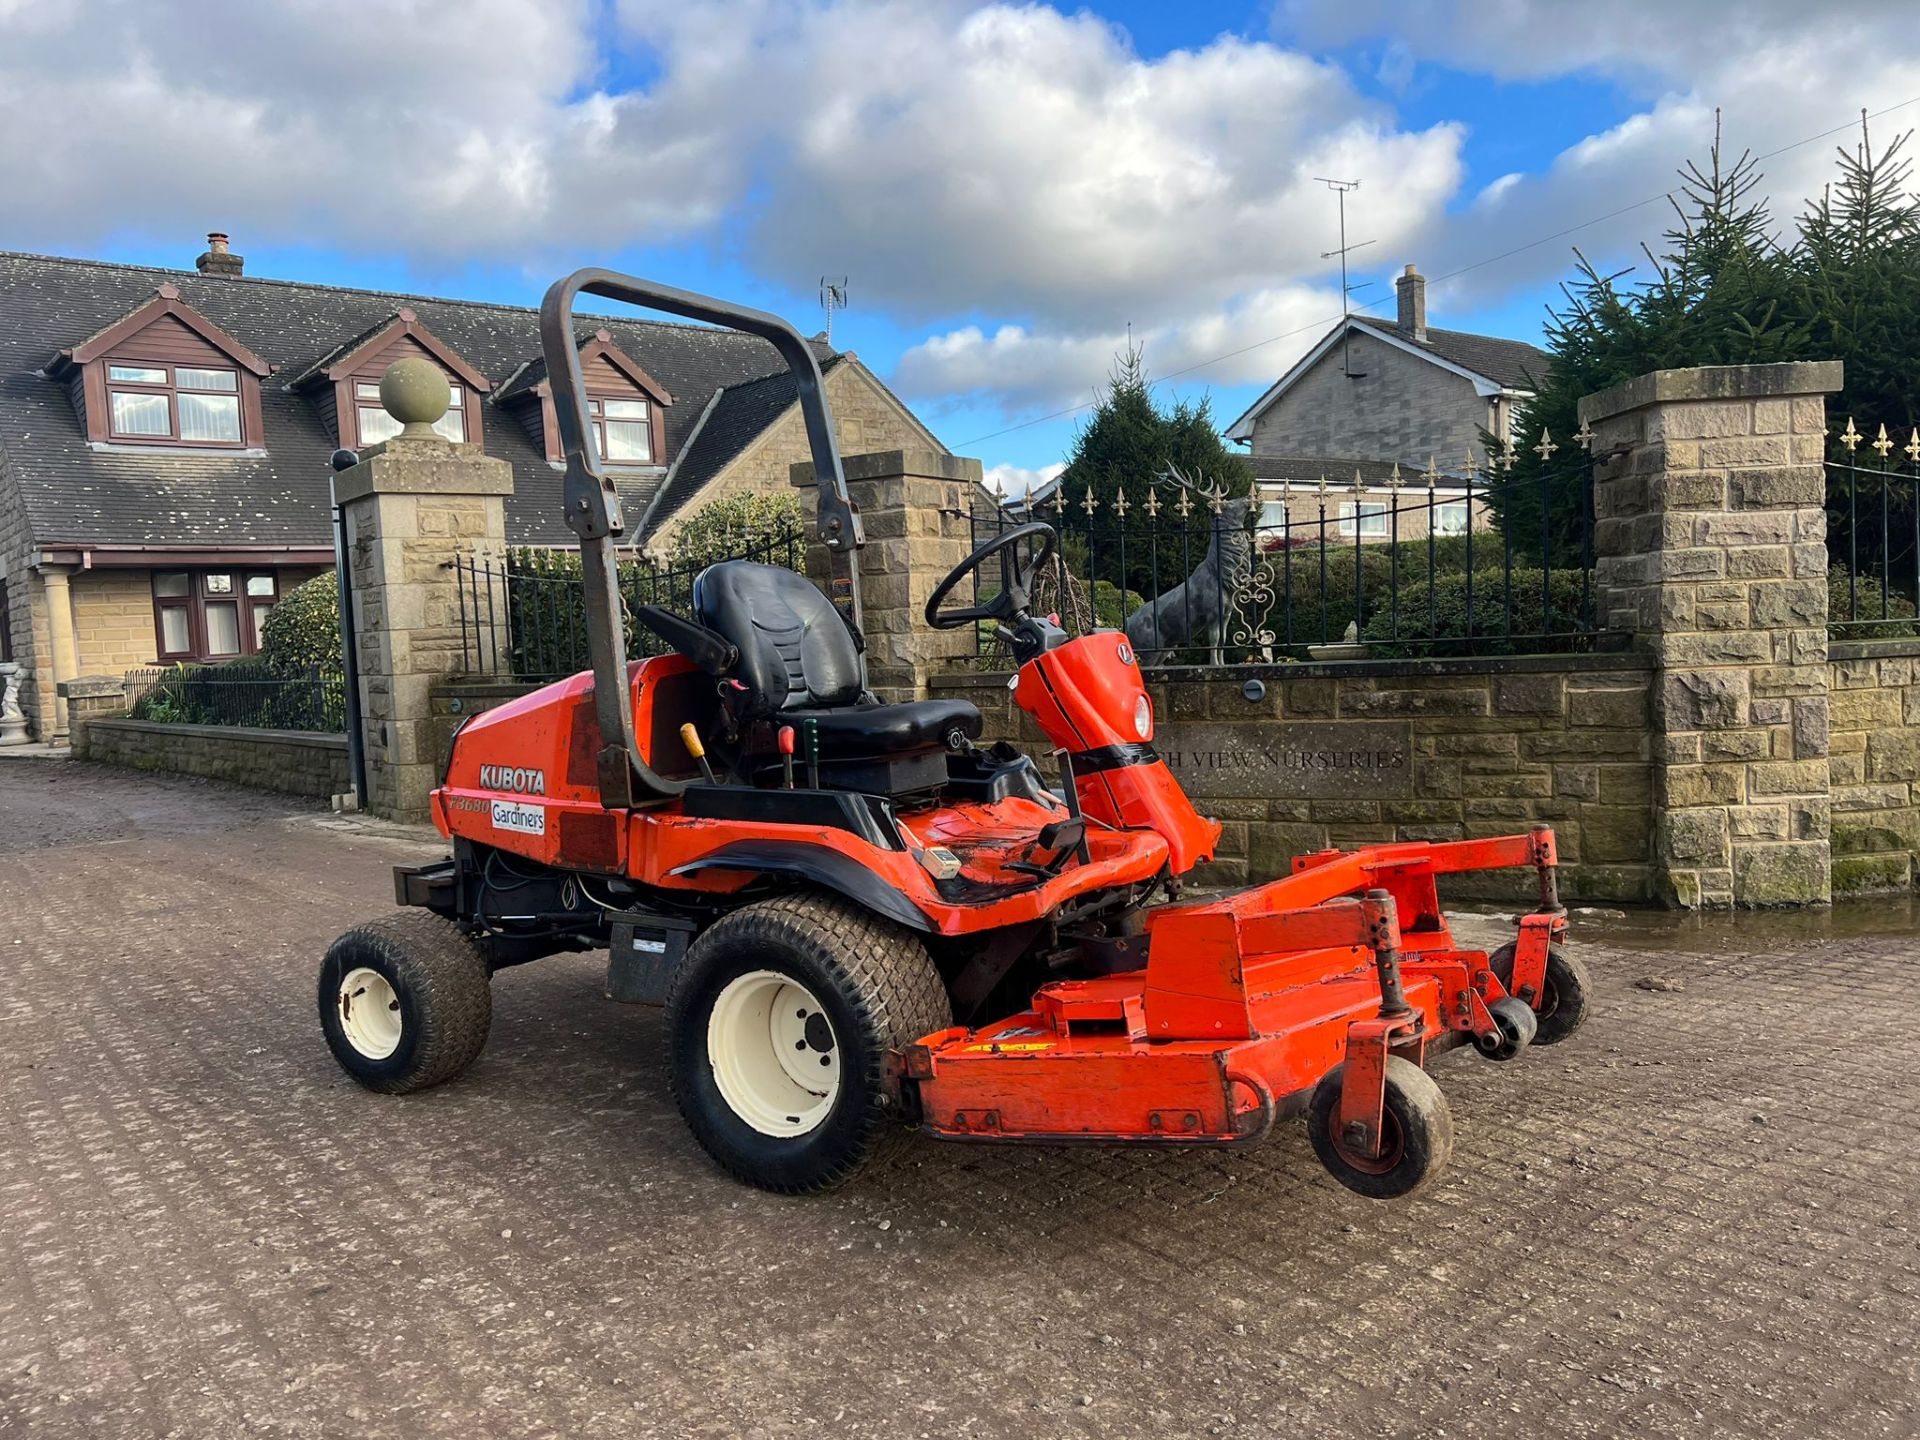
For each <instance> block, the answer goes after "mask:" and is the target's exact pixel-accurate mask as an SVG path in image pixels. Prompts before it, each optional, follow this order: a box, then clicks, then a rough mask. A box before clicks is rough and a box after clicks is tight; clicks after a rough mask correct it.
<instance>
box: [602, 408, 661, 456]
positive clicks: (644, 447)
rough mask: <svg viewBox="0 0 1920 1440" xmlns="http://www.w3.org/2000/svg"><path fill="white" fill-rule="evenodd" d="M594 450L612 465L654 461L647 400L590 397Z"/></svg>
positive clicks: (651, 425) (651, 427)
mask: <svg viewBox="0 0 1920 1440" xmlns="http://www.w3.org/2000/svg"><path fill="white" fill-rule="evenodd" d="M587 416H588V418H589V419H590V420H591V421H592V422H593V453H594V454H595V455H596V456H598V457H599V458H600V459H602V460H604V461H606V462H607V464H609V465H620V464H627V465H651V464H652V463H653V420H652V411H651V407H650V406H649V405H648V404H647V402H646V401H644V400H612V399H603V400H595V399H592V398H589V399H588V401H587Z"/></svg>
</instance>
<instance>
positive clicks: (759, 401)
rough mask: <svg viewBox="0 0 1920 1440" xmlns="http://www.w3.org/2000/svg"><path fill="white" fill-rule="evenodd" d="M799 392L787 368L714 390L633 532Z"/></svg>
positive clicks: (677, 501)
mask: <svg viewBox="0 0 1920 1440" xmlns="http://www.w3.org/2000/svg"><path fill="white" fill-rule="evenodd" d="M839 358H840V357H838V356H829V357H828V359H827V360H826V361H825V363H824V364H823V365H822V366H821V373H822V374H825V373H826V372H827V371H829V370H831V369H832V368H833V367H834V365H835V364H837V363H838V361H839ZM799 394H800V391H799V387H798V385H797V384H796V383H795V381H794V378H793V372H792V371H790V370H782V371H781V372H780V373H779V374H777V375H766V376H762V377H761V378H760V379H758V380H746V381H742V382H741V383H740V384H738V385H729V386H727V387H726V388H725V389H724V390H722V391H721V392H720V393H719V394H718V395H716V396H715V397H714V399H713V404H712V407H711V409H709V410H708V411H707V413H706V415H705V416H704V418H702V419H701V421H700V423H699V424H698V426H697V427H696V429H695V431H694V434H693V437H692V439H691V440H690V441H689V442H688V444H687V446H686V448H685V449H684V450H682V451H680V452H678V454H679V458H678V459H677V460H675V461H674V463H673V465H672V467H671V468H670V469H669V470H668V471H667V477H666V479H665V480H664V481H663V482H662V484H661V487H660V493H659V497H658V498H657V499H656V500H654V501H653V503H652V508H651V509H650V510H649V511H648V512H647V514H646V516H645V517H644V519H643V520H642V521H641V523H640V524H639V525H638V526H637V527H635V530H636V533H637V534H638V535H639V537H640V538H641V539H643V540H644V539H645V538H646V537H647V536H649V535H651V534H652V533H653V532H654V531H656V530H658V529H659V528H660V527H661V526H662V525H664V524H665V523H666V522H667V521H668V520H670V519H672V518H673V516H674V515H675V514H677V513H678V512H679V510H680V508H681V507H682V506H684V505H685V504H686V503H687V502H688V501H689V500H691V499H692V498H693V497H694V496H695V495H698V494H699V493H700V490H701V488H702V487H703V486H704V485H705V484H706V483H707V482H708V481H709V480H711V479H713V477H714V476H716V475H718V474H719V473H720V472H721V471H722V470H724V469H726V468H727V466H728V465H730V464H732V463H733V461H734V460H735V459H737V458H738V457H739V455H740V454H741V452H742V451H744V450H745V449H746V448H747V447H748V446H749V445H751V444H752V443H753V442H754V441H755V440H757V439H758V438H759V437H760V435H761V433H762V432H763V431H765V430H766V428H767V427H768V426H769V425H771V424H773V422H774V421H776V420H778V419H779V418H780V417H781V416H782V415H784V414H785V413H786V412H787V411H788V409H790V408H791V407H792V405H793V402H794V401H795V400H796V399H797V398H799Z"/></svg>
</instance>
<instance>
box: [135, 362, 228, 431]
mask: <svg viewBox="0 0 1920 1440" xmlns="http://www.w3.org/2000/svg"><path fill="white" fill-rule="evenodd" d="M107 434H108V436H109V438H111V439H115V440H133V441H137V442H141V443H146V444H178V445H238V444H240V443H241V439H242V436H241V429H240V372H239V371H237V370H224V369H217V368H212V367H209V366H204V365H158V364H146V363H139V362H132V361H128V362H124V363H121V364H109V365H108V366H107Z"/></svg>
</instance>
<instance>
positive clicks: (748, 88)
mask: <svg viewBox="0 0 1920 1440" xmlns="http://www.w3.org/2000/svg"><path fill="white" fill-rule="evenodd" d="M1600 12H1604V13H1600ZM199 14H203V12H202V11H201V10H200V9H199V7H198V5H196V4H185V3H177V0H152V3H148V4H145V5H142V6H140V7H137V8H134V9H128V8H125V7H106V4H105V0H62V3H59V4H54V3H41V0H21V3H18V4H14V5H5V4H0V193H5V194H7V195H8V196H9V197H10V200H12V201H14V202H16V203H13V204H11V205H10V207H9V210H8V212H7V213H5V214H0V248H20V249H35V250H43V251H52V252H56V253H65V254H82V255H94V256H100V257H103V258H109V259H119V260H128V261H137V262H143V263H158V264H169V265H186V264H190V263H191V260H192V257H193V255H194V254H196V253H197V252H198V250H199V248H200V244H199V240H200V236H201V235H202V234H203V233H204V231H206V230H208V229H212V228H216V227H217V228H222V229H226V230H228V231H230V232H231V233H232V234H233V236H234V243H235V248H236V249H238V250H240V251H242V252H243V253H244V254H245V255H246V257H247V265H248V271H249V273H251V274H260V275H270V276H276V277H283V278H298V279H308V280H315V281H323V282H331V283H342V284H358V285H368V286H373V287H378V288H384V289H396V290H411V291H420V292H427V293H435V294H448V295H459V296H466V297H471V298H476V299H495V300H504V301H512V302H519V303H532V302H534V301H535V300H537V298H538V295H539V293H540V291H541V289H542V288H543V287H544V285H545V284H546V282H547V281H548V280H550V279H551V278H552V277H553V276H554V275H556V274H558V273H560V272H561V271H563V270H565V269H567V268H570V267H571V266H573V265H575V264H580V263H589V262H591V263H604V264H612V265H615V266H619V267H622V268H626V269H629V270H632V271H635V272H637V273H640V274H644V275H648V276H652V277H655V278H659V279H663V280H666V281H669V282H672V283H675V284H679V285H683V286H688V287H691V288H694V289H704V290H708V291H711V292H713V293H717V294H720V295H724V296H727V297H730V298H734V299H738V300H743V301H746V302H749V303H753V304H758V305H762V306H765V307H768V308H771V309H774V310H777V311H779V312H781V313H783V314H785V315H787V316H788V317H789V318H791V319H792V320H793V321H794V322H795V323H796V324H798V325H799V326H800V327H801V328H803V329H804V330H808V331H812V330H814V329H817V328H818V327H819V324H820V320H821V314H820V309H819V304H818V295H817V288H818V280H819V277H820V275H821V274H822V273H833V274H840V273H845V274H847V275H848V276H849V277H850V281H851V291H852V308H851V310H850V311H849V312H847V313H846V314H844V315H843V316H841V317H840V319H839V320H838V321H837V322H836V326H835V339H836V341H837V342H839V343H840V344H841V345H842V346H843V347H844V348H851V349H854V350H856V351H858V352H859V354H860V355H861V357H862V359H863V360H865V361H866V362H867V363H868V364H869V365H871V366H872V367H873V368H874V369H875V370H876V371H877V372H879V373H880V374H881V375H882V376H883V377H884V378H886V379H888V380H889V382H890V383H892V384H893V385H894V386H895V388H896V389H898V390H900V391H901V392H902V393H903V394H904V395H906V396H907V397H908V398H909V400H910V401H911V403H913V405H914V406H915V408H916V409H917V410H918V411H919V412H920V413H921V415H922V416H923V418H925V419H927V420H928V421H929V423H930V424H931V425H932V426H933V427H934V429H935V430H936V431H937V433H939V434H940V435H941V436H942V438H943V439H945V440H946V441H947V442H948V443H949V444H950V445H952V446H953V447H954V448H956V449H958V450H961V451H962V452H964V453H969V454H974V455H978V456H979V457H980V458H981V459H982V460H984V461H985V462H987V463H988V464H989V465H990V466H992V465H1008V466H1014V467H1020V468H1022V469H1026V470H1038V469H1041V468H1043V467H1045V466H1047V465H1048V464H1052V463H1057V462H1058V460H1059V459H1060V457H1061V456H1062V454H1063V453H1064V451H1065V449H1066V447H1067V445H1068V443H1069V442H1070V439H1071V436H1072V432H1073V429H1074V426H1075V424H1076V417H1075V416H1074V415H1071V414H1069V415H1059V416H1055V417H1054V418H1051V419H1042V420H1039V421H1038V422H1037V423H1035V417H1040V416H1047V415H1049V414H1051V413H1052V412H1056V411H1060V410H1063V409H1067V408H1069V407H1072V406H1075V405H1079V404H1083V403H1084V402H1085V401H1086V400H1087V399H1088V398H1089V397H1090V396H1091V394H1092V393H1093V390H1094V388H1095V386H1096V385H1097V383H1098V381H1099V379H1100V378H1101V376H1102V375H1103V374H1104V372H1105V370H1106V368H1107V366H1108V364H1109V363H1110V361H1111V357H1112V354H1113V352H1114V350H1115V348H1116V347H1117V346H1118V345H1119V344H1120V343H1121V341H1122V340H1123V339H1124V338H1125V336H1126V335H1127V334H1128V332H1129V328H1131V331H1132V333H1133V334H1134V335H1135V336H1136V337H1139V338H1141V339H1142V340H1143V341H1144V343H1145V346H1146V355H1147V363H1148V368H1149V370H1150V371H1152V372H1155V373H1158V374H1162V375H1164V374H1167V373H1168V372H1170V371H1186V372H1187V373H1185V374H1183V375H1181V376H1179V378H1177V379H1175V380H1172V381H1169V382H1167V384H1166V385H1165V387H1164V388H1165V389H1166V391H1167V393H1168V394H1169V395H1185V396H1192V395H1197V394H1199V393H1202V392H1205V393H1208V394H1210V395H1211V396H1212V399H1213V404H1214V409H1215V414H1216V417H1217V418H1218V419H1219V421H1220V422H1221V423H1222V424H1225V423H1226V422H1228V421H1230V420H1231V419H1232V418H1233V417H1234V416H1235V415H1236V414H1237V413H1238V412H1239V411H1240V410H1241V409H1242V408H1243V407H1244V406H1245V404H1246V403H1247V402H1248V401H1249V400H1251V399H1252V398H1253V397H1254V396H1255V395H1257V394H1258V393H1259V391H1260V390H1261V389H1262V388H1263V387H1264V385H1265V384H1266V383H1268V382H1269V381H1271V379H1272V378H1273V377H1274V376H1275V375H1277V374H1278V373H1279V372H1280V371H1281V370H1283V369H1284V368H1285V367H1286V365H1287V364H1289V363H1291V361H1292V360H1293V359H1295V358H1297V356H1298V355H1299V354H1300V353H1302V352H1303V351H1304V350H1305V349H1306V348H1307V346H1308V345H1309V344H1310V343H1311V342H1312V341H1313V339H1315V338H1316V336H1317V334H1318V333H1320V331H1321V330H1322V329H1323V328H1324V323H1325V322H1326V321H1327V320H1328V319H1329V318H1330V317H1331V316H1332V315H1334V314H1337V312H1338V309H1339V296H1338V272H1337V267H1336V266H1335V265H1334V264H1333V263H1332V262H1328V261H1324V260H1322V259H1321V258H1320V252H1321V251H1323V250H1327V249H1331V248H1332V247H1333V246H1334V245H1335V243H1336V238H1335V209H1334V201H1333V197H1332V196H1331V195H1330V194H1329V193H1328V192H1327V191H1326V190H1325V189H1324V187H1322V186H1320V185H1318V184H1317V183H1316V182H1315V180H1314V178H1313V177H1315V176H1317V175H1324V174H1329V173H1333V174H1340V175H1343V176H1347V177H1349V178H1358V179H1359V180H1360V181H1361V187H1360V189H1359V191H1358V192H1356V193H1355V194H1354V195H1352V196H1351V197H1350V198H1349V210H1348V233H1349V239H1350V240H1351V241H1355V242H1358V241H1361V240H1372V241H1373V242H1374V243H1372V244H1371V245H1369V246H1367V247H1366V248H1364V249H1361V250H1359V251H1358V252H1357V253H1356V255H1355V256H1354V273H1353V280H1354V282H1355V283H1356V284H1357V285H1360V286H1363V287H1365V288H1362V289H1361V290H1359V292H1358V294H1357V295H1356V303H1357V304H1359V305H1362V306H1366V305H1369V304H1374V305H1377V306H1379V307H1380V308H1381V309H1383V310H1385V311H1387V312H1390V311H1391V307H1392V296H1393V291H1392V285H1391V277H1392V275H1394V274H1395V273H1397V272H1398V271H1399V269H1400V267H1401V266H1402V265H1404V264H1406V263H1408V262H1416V263H1418V264H1419V265H1420V267H1421V269H1422V270H1423V271H1424V272H1425V273H1427V274H1428V275H1429V276H1432V277H1435V279H1434V284H1433V287H1432V291H1431V293H1430V297H1429V313H1430V320H1431V321H1432V323H1435V324H1439V325H1445V326H1449V327H1452V328H1460V329H1472V330H1481V331H1484V332H1487V333H1492V334H1501V335H1511V336H1519V337H1523V338H1529V339H1538V338H1539V334H1540V327H1541V321H1542V318H1543V313H1544V306H1545V305H1546V303H1547V302H1548V301H1549V300H1550V299H1553V298H1555V296H1556V291H1555V289H1554V287H1555V284H1556V282H1557V281H1558V280H1560V279H1562V278H1564V277H1565V276H1566V275H1567V274H1568V273H1569V271H1570V269H1571V264H1572V260H1573V256H1572V251H1571V247H1572V246H1573V245H1574V244H1579V245H1581V247H1582V248H1583V249H1584V250H1586V251H1587V252H1588V253H1589V254H1590V255H1592V256H1593V257H1594V258H1595V259H1596V260H1597V261H1599V262H1600V263H1605V264H1609V265H1612V264H1616V263H1632V261H1633V260H1634V258H1635V253H1634V251H1635V245H1636V244H1637V242H1638V241H1639V240H1641V239H1643V238H1646V239H1652V238H1655V237H1656V235H1657V232H1658V231H1659V229H1660V228H1662V226H1663V225H1664V223H1665V222H1666V219H1667V215H1666V213H1665V208H1664V204H1647V205H1642V206H1641V207H1640V208H1637V209H1634V210H1631V211H1629V212H1628V213H1626V214H1624V215H1621V216H1616V217H1615V218H1613V219H1611V220H1607V221H1604V222H1602V223H1599V224H1593V225H1584V226H1580V228H1579V229H1578V230H1577V231H1576V232H1575V233H1573V234H1570V235H1563V236H1558V237H1557V238H1554V239H1552V240H1550V241H1548V242H1547V243H1544V244H1538V245H1533V244H1530V242H1533V241H1536V240H1539V239H1541V237H1545V236H1549V235H1553V234H1554V233H1555V232H1557V231H1561V230H1565V229H1567V228H1569V227H1572V226H1576V225H1580V222H1582V221H1585V220H1587V219H1589V218H1591V217H1595V216H1603V215H1606V214H1608V213H1609V212H1612V211H1615V210H1618V209H1620V208H1621V207H1623V206H1626V205H1629V204H1631V203H1633V202H1637V201H1646V200H1649V199H1650V198H1652V197H1656V196H1658V195H1659V194H1660V192H1662V191H1663V190H1665V189H1666V188H1667V187H1668V186H1669V185H1670V184H1671V182H1672V176H1673V171H1674V169H1675V167H1676V166H1678V165H1679V164H1680V163H1682V162H1683V161H1684V160H1686V159H1687V158H1689V157H1691V156H1696V155H1699V154H1700V153H1701V152H1702V151H1703V150H1704V148H1705V146H1706V143H1707V141H1708V140H1709V138H1710V137H1711V134H1712V129H1713V117H1714V112H1715V110H1716V109H1719V110H1721V111H1723V112H1724V116H1725V124H1726V126H1727V129H1728V133H1729V136H1730V138H1731V139H1732V141H1733V143H1734V144H1735V145H1736V146H1740V145H1745V146H1750V147H1751V148H1753V149H1755V150H1757V151H1765V150H1771V149H1776V148H1778V147H1781V146H1785V145H1789V144H1792V143H1793V142H1797V141H1801V140H1803V139H1804V138H1805V137H1807V136H1809V135H1813V134H1815V133H1817V132H1820V131H1824V130H1828V129H1830V128H1832V127H1834V126H1838V125H1844V124H1846V123H1847V122H1848V121H1849V119H1850V118H1851V117H1853V116H1856V115H1857V114H1858V112H1859V110H1860V109H1861V108H1862V107H1866V108H1871V109H1876V110H1879V109H1890V108H1893V107H1901V108H1900V109H1899V110H1898V111H1897V112H1896V114H1895V115H1892V116H1889V117H1888V118H1886V119H1885V120H1883V121H1881V122H1880V123H1881V125H1883V126H1884V127H1885V128H1886V129H1887V130H1891V129H1892V128H1894V127H1895V126H1896V124H1898V123H1899V121H1901V120H1905V121H1906V122H1907V123H1911V117H1912V116H1914V115H1916V114H1920V104H1916V103H1914V102H1916V101H1920V62H1916V61H1915V60H1913V59H1908V58H1903V57H1905V56H1906V55H1907V54H1909V53H1910V52H1911V46H1910V44H1909V43H1908V42H1909V40H1910V35H1909V34H1908V33H1907V32H1908V31H1909V30H1910V24H1909V17H1908V16H1907V14H1906V8H1905V7H1904V6H1902V5H1899V4H1890V3H1884V0H1837V3H1835V4H1833V5H1829V6H1826V7H1823V8H1822V9H1821V10H1819V11H1818V12H1817V13H1816V12H1813V11H1811V10H1809V9H1808V8H1807V7H1805V6H1803V5H1796V4H1790V3H1788V0H1748V3H1746V4H1745V5H1743V6H1741V7H1736V8H1734V9H1731V10H1729V9H1727V8H1724V7H1713V8H1712V9H1711V10H1709V8H1708V7H1697V6H1685V5H1679V6H1676V5H1674V4H1672V3H1671V0H1616V3H1615V4H1613V5H1610V6H1607V7H1591V6H1588V7H1574V6H1568V5H1563V4H1554V3H1548V0H1502V3H1499V4H1493V3H1468V0H1270V3H1264V4H1251V3H1244V0H1242V3H1223V4H1216V5H1186V6H1175V5H1167V4H1160V3H1147V0H1133V3H1107V4H1100V5H1095V6H1092V7H1088V8H1084V9H1070V8H1062V7H1053V8H1049V7H1046V6H1041V5H1008V4H995V5H977V4H971V3H965V0H911V3H909V0H861V3H828V0H817V3H797V0H710V3H706V4H702V5H697V6H687V5H685V4H669V3H666V0H538V3H536V0H413V3H410V4H407V5H403V6H379V7H376V6H372V5H367V6H364V7H362V6H358V5H355V4H345V5H342V4H339V3H333V0H282V3H279V4H276V5H271V6H250V7H241V8H239V9H236V10H234V11H232V12H230V13H229V17H228V20H227V22H226V23H224V24H223V26H222V27H221V28H220V29H219V30H209V29H207V28H206V27H205V26H204V25H201V24H197V23H192V24H190V23H188V22H189V21H190V20H192V18H193V17H194V16H195V15H199ZM1909 105H1911V106H1912V108H1905V107H1907V106H1909ZM48 115H61V116H63V117H64V118H63V123H62V124H61V125H60V126H57V127H50V126H48V125H47V124H46V123H45V117H46V116H48ZM1841 138H1844V137H1841ZM1833 143H1834V141H1832V140H1827V141H1822V142H1819V143H1816V144H1812V145H1802V146H1799V147H1798V148H1796V149H1793V150H1791V151H1788V152H1787V153H1786V154H1783V155H1781V156H1779V157H1777V158H1776V159H1774V160H1773V161H1770V162H1769V165H1768V170H1769V178H1770V183H1771V184H1772V186H1773V188H1774V193H1775V196H1776V200H1777V203H1778V209H1779V212H1780V214H1781V215H1782V216H1783V217H1785V216H1787V215H1790V214H1791V213H1792V211H1793V210H1794V209H1796V208H1797V204H1798V201H1799V199H1800V197H1801V196H1803V195H1805V194H1807V193H1810V192H1811V191H1812V190H1813V189H1815V188H1817V186H1818V184H1819V183H1820V181H1821V180H1822V179H1824V178H1825V176H1826V173H1827V168H1828V156H1829V155H1830V149H1831V145H1832V144H1833ZM1516 247H1525V248H1521V249H1520V250H1519V253H1518V254H1516V255H1512V256H1509V257H1507V258H1505V259H1502V260H1500V261H1499V263H1497V264H1491V265H1490V264H1485V263H1482V262H1484V261H1486V260H1487V259H1488V258H1489V257H1491V256H1494V255H1500V254H1503V253H1504V252H1507V251H1510V250H1514V249H1516ZM1220 357H1226V358H1224V359H1223V358H1220Z"/></svg>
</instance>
